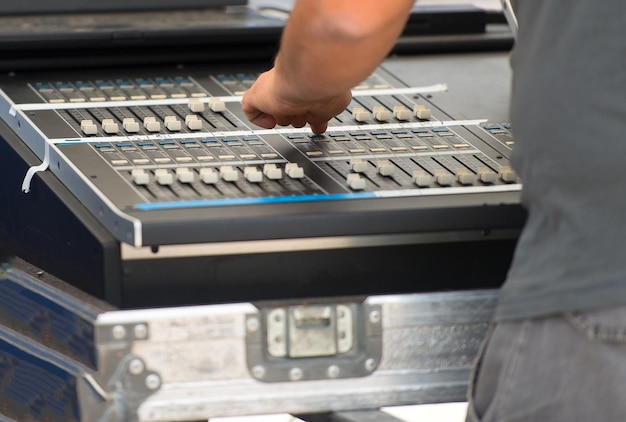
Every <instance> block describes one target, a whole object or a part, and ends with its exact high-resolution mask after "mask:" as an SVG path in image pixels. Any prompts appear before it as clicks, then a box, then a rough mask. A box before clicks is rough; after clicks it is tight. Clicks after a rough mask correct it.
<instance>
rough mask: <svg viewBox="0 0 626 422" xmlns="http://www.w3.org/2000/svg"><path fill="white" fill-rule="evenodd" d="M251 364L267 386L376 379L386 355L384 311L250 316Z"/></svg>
mask: <svg viewBox="0 0 626 422" xmlns="http://www.w3.org/2000/svg"><path fill="white" fill-rule="evenodd" d="M246 347H247V360H248V366H249V369H250V371H251V373H252V375H253V376H254V377H255V378H257V379H259V380H261V381H266V382H272V381H286V380H291V381H300V380H304V379H321V378H345V377H356V376H364V375H369V374H370V373H372V372H373V371H374V370H375V369H376V367H377V366H378V363H379V362H380V356H381V353H382V334H381V318H380V308H379V307H377V306H375V305H363V304H360V303H340V304H334V303H333V304H326V303H324V304H309V305H294V306H284V307H273V308H266V309H261V310H260V312H259V314H258V315H248V316H247V337H246Z"/></svg>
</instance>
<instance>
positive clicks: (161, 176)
mask: <svg viewBox="0 0 626 422" xmlns="http://www.w3.org/2000/svg"><path fill="white" fill-rule="evenodd" d="M154 177H155V179H156V181H157V183H158V184H159V185H164V186H165V185H171V184H172V183H174V175H173V174H172V173H170V172H169V171H168V170H167V169H156V170H155V171H154Z"/></svg>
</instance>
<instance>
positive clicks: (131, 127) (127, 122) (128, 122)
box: [122, 117, 139, 133]
mask: <svg viewBox="0 0 626 422" xmlns="http://www.w3.org/2000/svg"><path fill="white" fill-rule="evenodd" d="M122 127H123V128H124V130H125V131H126V132H128V133H135V132H139V123H138V122H137V121H136V120H135V119H134V118H132V117H125V118H124V120H123V121H122Z"/></svg>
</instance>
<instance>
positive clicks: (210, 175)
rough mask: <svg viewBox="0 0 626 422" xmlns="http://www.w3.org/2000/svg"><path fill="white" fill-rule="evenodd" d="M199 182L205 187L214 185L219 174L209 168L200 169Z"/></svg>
mask: <svg viewBox="0 0 626 422" xmlns="http://www.w3.org/2000/svg"><path fill="white" fill-rule="evenodd" d="M200 180H202V182H203V183H206V184H207V185H214V184H216V183H217V182H218V180H219V174H218V173H217V171H215V169H214V168H211V167H203V168H201V169H200Z"/></svg>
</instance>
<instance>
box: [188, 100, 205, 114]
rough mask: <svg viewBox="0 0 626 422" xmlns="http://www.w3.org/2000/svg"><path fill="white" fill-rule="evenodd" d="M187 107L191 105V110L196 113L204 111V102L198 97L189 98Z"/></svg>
mask: <svg viewBox="0 0 626 422" xmlns="http://www.w3.org/2000/svg"><path fill="white" fill-rule="evenodd" d="M187 107H189V110H191V111H193V112H194V113H202V112H203V111H204V103H203V102H201V101H200V100H199V99H198V98H191V99H189V102H188V103H187Z"/></svg>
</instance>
